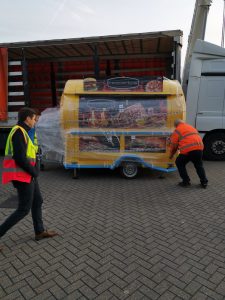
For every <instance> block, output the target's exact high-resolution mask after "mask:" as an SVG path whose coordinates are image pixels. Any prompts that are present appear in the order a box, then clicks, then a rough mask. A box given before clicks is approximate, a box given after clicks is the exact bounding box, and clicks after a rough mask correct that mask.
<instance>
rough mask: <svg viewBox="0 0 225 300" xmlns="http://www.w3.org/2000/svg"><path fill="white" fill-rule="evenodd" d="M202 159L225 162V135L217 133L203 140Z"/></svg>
mask: <svg viewBox="0 0 225 300" xmlns="http://www.w3.org/2000/svg"><path fill="white" fill-rule="evenodd" d="M204 144H205V148H204V158H205V159H207V160H225V133H222V132H217V133H214V134H211V135H209V136H207V137H206V138H205V139H204Z"/></svg>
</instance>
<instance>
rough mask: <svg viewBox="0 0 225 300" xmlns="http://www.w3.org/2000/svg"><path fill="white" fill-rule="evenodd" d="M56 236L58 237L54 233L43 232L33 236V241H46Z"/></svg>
mask: <svg viewBox="0 0 225 300" xmlns="http://www.w3.org/2000/svg"><path fill="white" fill-rule="evenodd" d="M56 235H59V234H58V233H57V232H55V231H50V230H45V231H43V232H41V233H39V234H35V240H36V241H40V240H42V239H46V238H52V237H54V236H56Z"/></svg>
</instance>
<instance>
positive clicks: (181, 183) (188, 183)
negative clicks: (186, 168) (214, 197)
mask: <svg viewBox="0 0 225 300" xmlns="http://www.w3.org/2000/svg"><path fill="white" fill-rule="evenodd" d="M178 185H179V186H182V187H188V186H189V185H191V183H190V182H189V181H187V182H185V181H181V182H179V183H178Z"/></svg>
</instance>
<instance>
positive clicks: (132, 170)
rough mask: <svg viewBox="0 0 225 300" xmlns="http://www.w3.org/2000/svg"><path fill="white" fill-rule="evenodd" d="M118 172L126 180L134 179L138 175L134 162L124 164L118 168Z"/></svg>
mask: <svg viewBox="0 0 225 300" xmlns="http://www.w3.org/2000/svg"><path fill="white" fill-rule="evenodd" d="M120 172H121V175H122V176H123V177H125V178H127V179H133V178H136V177H137V175H138V173H139V170H138V165H137V163H135V162H124V163H123V164H122V166H121V167H120Z"/></svg>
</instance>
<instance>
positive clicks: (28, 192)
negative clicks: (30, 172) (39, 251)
mask: <svg viewBox="0 0 225 300" xmlns="http://www.w3.org/2000/svg"><path fill="white" fill-rule="evenodd" d="M13 186H14V187H15V188H16V189H17V193H18V202H19V203H18V207H17V209H16V211H15V212H13V213H12V214H11V215H10V216H9V217H8V218H7V219H6V220H5V222H3V223H2V224H1V225H0V237H2V236H3V235H4V234H5V233H6V232H7V231H8V230H9V229H10V228H12V227H13V226H14V225H15V224H17V223H18V222H19V221H20V220H22V219H23V218H24V217H25V216H26V215H28V214H29V212H30V210H31V213H32V219H33V226H34V232H35V234H39V233H41V232H43V231H44V225H43V221H42V208H41V207H42V203H43V198H42V196H41V192H40V189H39V184H38V181H37V179H36V178H34V179H32V180H31V183H25V182H20V181H13Z"/></svg>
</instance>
